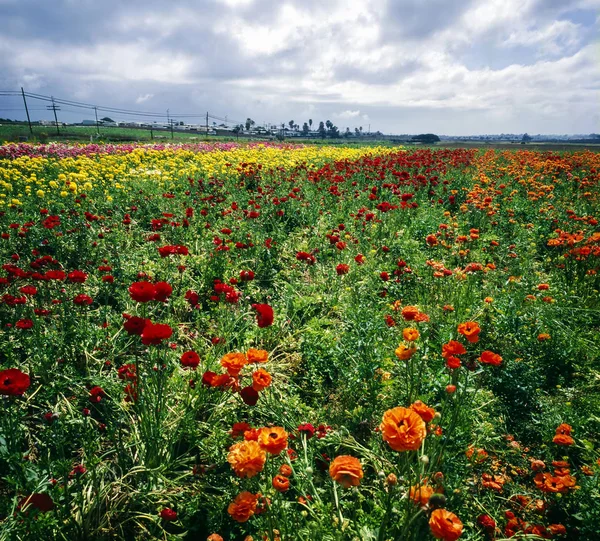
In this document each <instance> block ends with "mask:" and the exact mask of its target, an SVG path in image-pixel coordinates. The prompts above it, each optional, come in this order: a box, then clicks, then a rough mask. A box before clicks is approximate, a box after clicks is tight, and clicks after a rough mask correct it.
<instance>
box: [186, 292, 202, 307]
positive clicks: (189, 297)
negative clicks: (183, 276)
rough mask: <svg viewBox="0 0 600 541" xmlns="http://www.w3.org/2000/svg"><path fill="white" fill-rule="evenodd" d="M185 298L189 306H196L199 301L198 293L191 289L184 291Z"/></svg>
mask: <svg viewBox="0 0 600 541" xmlns="http://www.w3.org/2000/svg"><path fill="white" fill-rule="evenodd" d="M185 300H186V301H187V302H188V303H189V305H190V306H192V307H194V308H195V307H196V306H198V303H199V302H200V295H198V293H196V292H195V291H192V290H191V289H190V290H188V291H186V292H185Z"/></svg>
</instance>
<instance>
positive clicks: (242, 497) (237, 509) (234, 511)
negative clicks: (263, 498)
mask: <svg viewBox="0 0 600 541" xmlns="http://www.w3.org/2000/svg"><path fill="white" fill-rule="evenodd" d="M257 502H258V495H255V494H252V493H250V492H248V491H244V492H240V493H239V494H238V495H237V496H236V497H235V500H233V502H231V503H230V504H229V507H228V508H227V512H228V513H229V514H230V515H231V518H233V520H235V521H237V522H246V521H247V520H248V519H249V518H250V517H251V516H252V515H254V513H255V512H256V504H257Z"/></svg>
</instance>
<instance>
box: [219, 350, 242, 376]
mask: <svg viewBox="0 0 600 541" xmlns="http://www.w3.org/2000/svg"><path fill="white" fill-rule="evenodd" d="M246 364H248V360H247V359H246V356H245V355H244V354H243V353H237V352H234V353H227V354H226V355H223V358H222V359H221V366H222V367H223V368H225V369H226V370H227V372H228V373H229V375H230V376H237V375H239V373H240V372H241V371H242V368H244V366H246Z"/></svg>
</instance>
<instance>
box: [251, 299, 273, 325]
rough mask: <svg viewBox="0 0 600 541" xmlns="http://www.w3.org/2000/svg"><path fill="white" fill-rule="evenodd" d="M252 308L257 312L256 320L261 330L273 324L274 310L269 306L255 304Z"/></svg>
mask: <svg viewBox="0 0 600 541" xmlns="http://www.w3.org/2000/svg"><path fill="white" fill-rule="evenodd" d="M252 308H254V309H255V310H256V312H257V313H256V320H257V323H258V326H259V327H260V328H261V329H262V328H264V327H269V326H270V325H272V324H273V308H271V307H270V306H269V305H268V304H253V305H252Z"/></svg>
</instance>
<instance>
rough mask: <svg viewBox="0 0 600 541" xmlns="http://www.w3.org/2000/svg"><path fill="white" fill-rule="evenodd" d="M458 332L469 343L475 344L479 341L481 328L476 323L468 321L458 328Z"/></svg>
mask: <svg viewBox="0 0 600 541" xmlns="http://www.w3.org/2000/svg"><path fill="white" fill-rule="evenodd" d="M458 332H459V333H460V334H462V335H463V336H464V337H465V338H466V339H467V340H468V341H469V342H471V343H472V344H474V343H475V342H478V341H479V333H480V332H481V328H480V327H479V323H477V322H476V321H467V322H466V323H461V324H460V325H459V326H458Z"/></svg>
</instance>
